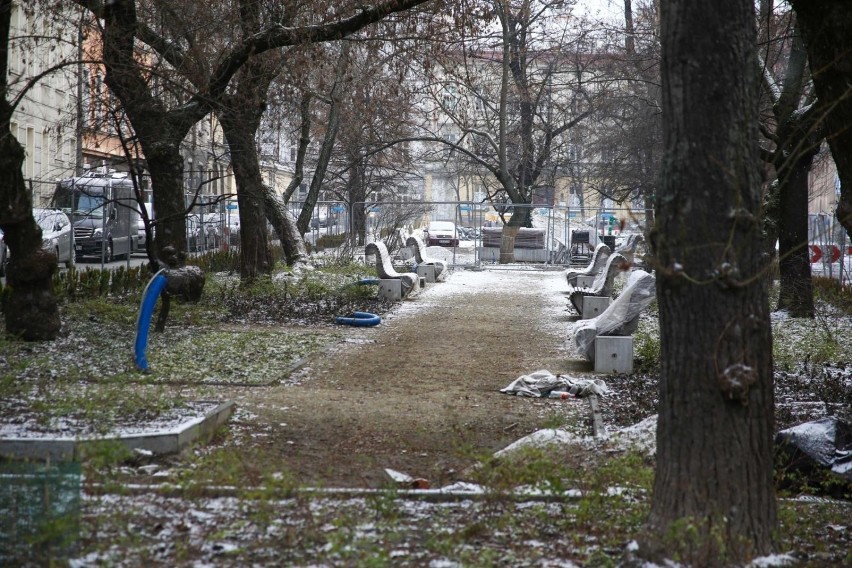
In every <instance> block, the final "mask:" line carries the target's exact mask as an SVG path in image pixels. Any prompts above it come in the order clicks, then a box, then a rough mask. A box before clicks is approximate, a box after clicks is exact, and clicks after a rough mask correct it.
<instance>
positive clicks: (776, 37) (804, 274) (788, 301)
mask: <svg viewBox="0 0 852 568" xmlns="http://www.w3.org/2000/svg"><path fill="white" fill-rule="evenodd" d="M760 24H761V27H762V28H765V29H766V31H765V32H764V33H763V35H765V37H766V40H765V41H764V42H763V47H762V52H763V53H762V54H761V56H760V57H759V60H758V70H757V71H758V73H760V76H761V77H762V78H763V89H762V93H763V94H764V95H765V98H766V104H765V108H767V109H768V116H766V117H764V118H763V119H762V120H761V131H762V132H763V134H764V141H765V145H764V147H763V151H762V156H763V158H764V160H765V161H767V162H768V163H769V164H770V165H771V166H772V168H773V169H774V173H775V181H774V182H773V183H772V184H771V185H770V191H771V192H772V193H773V195H772V198H771V199H770V200H769V202H770V203H775V204H776V206H775V207H772V208H770V209H769V211H768V212H767V213H768V214H769V215H770V217H771V219H770V220H769V222H770V226H771V227H775V228H776V231H773V234H772V235H771V238H770V239H769V240H770V241H771V242H769V243H767V244H768V245H772V246H773V248H774V243H775V238H774V236H775V234H777V236H778V255H779V273H780V283H781V286H780V288H781V289H780V295H779V298H778V309H780V310H788V311H789V312H790V314H791V315H793V316H794V317H813V315H814V302H813V286H812V283H811V265H810V258H809V257H810V253H809V251H808V247H807V244H808V189H809V186H808V174H809V172H810V170H811V166H812V165H813V161H814V157H815V156H816V154H817V153H818V152H819V146H820V143H821V141H822V131H821V128H820V116H819V107H818V106H817V105H816V104H814V103H815V102H816V101H815V98H816V97H815V94H814V92H813V89H812V86H811V82H810V79H809V74H808V70H807V54H806V53H805V49H804V45H803V44H802V38H801V35H800V34H799V30H798V25H797V24H796V22H795V19H794V18H792V13H787V14H786V15H784V16H782V17H780V18H777V17H775V16H774V14H773V10H772V2H769V1H764V2H762V3H761V18H760ZM773 30H774V32H773ZM779 76H780V78H779Z"/></svg>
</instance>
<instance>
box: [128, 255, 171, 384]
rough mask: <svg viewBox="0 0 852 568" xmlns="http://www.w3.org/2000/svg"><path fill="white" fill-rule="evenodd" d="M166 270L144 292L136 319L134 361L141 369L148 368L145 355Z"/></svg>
mask: <svg viewBox="0 0 852 568" xmlns="http://www.w3.org/2000/svg"><path fill="white" fill-rule="evenodd" d="M165 272H166V271H165V269H161V270H160V271H159V272H157V273H156V274H155V275H154V277H153V278H151V280H149V281H148V284H147V285H146V286H145V291H144V292H142V305H141V306H139V317H138V318H137V319H136V343H135V344H134V347H133V361H134V362H135V363H136V368H137V369H139V370H140V371H147V370H148V359H147V358H146V357H145V350H146V349H147V348H148V328H149V327H151V316H152V315H153V313H154V306H156V305H157V298H158V297H159V296H160V293H162V291H163V288H165V287H166V283H167V278H166V274H165Z"/></svg>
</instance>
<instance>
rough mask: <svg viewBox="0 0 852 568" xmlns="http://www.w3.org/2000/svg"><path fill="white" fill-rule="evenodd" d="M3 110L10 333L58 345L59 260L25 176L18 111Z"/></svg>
mask: <svg viewBox="0 0 852 568" xmlns="http://www.w3.org/2000/svg"><path fill="white" fill-rule="evenodd" d="M0 107H2V109H0V113H2V114H0V125H2V126H3V128H2V134H0V180H1V181H0V228H2V229H3V233H4V240H5V242H6V246H8V247H9V255H10V259H9V266H8V267H7V273H6V286H7V287H8V289H9V292H7V293H6V294H5V295H4V297H3V300H4V301H3V315H4V318H5V322H6V332H7V333H9V334H10V335H14V336H17V337H20V338H21V339H24V340H26V341H43V340H49V339H55V338H56V336H57V334H58V333H59V329H60V320H59V308H58V305H57V302H56V297H55V296H54V295H53V288H52V281H53V273H54V272H55V271H56V256H54V254H53V253H50V252H47V251H45V250H43V249H42V248H41V229H40V228H39V226H38V225H37V224H36V222H35V219H33V214H32V210H33V209H32V202H31V201H30V197H29V193H28V192H27V188H26V186H25V185H24V177H23V175H22V174H21V166H23V163H24V149H23V147H21V145H20V144H19V143H18V141H17V140H16V139H15V137H14V136H12V134H11V133H10V131H9V120H10V118H11V115H12V109H11V108H10V107H9V105H8V104H7V103H6V101H5V100H3V101H0Z"/></svg>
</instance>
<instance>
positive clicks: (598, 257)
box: [565, 243, 612, 288]
mask: <svg viewBox="0 0 852 568" xmlns="http://www.w3.org/2000/svg"><path fill="white" fill-rule="evenodd" d="M610 254H612V250H611V249H610V248H609V247H608V246H607V245H605V244H604V243H598V246H596V247H595V252H593V253H592V261H591V262H590V263H589V265H588V266H586V268H574V269H572V268H569V269H567V270H566V271H565V278H567V279H568V285H569V286H573V287H575V288H585V286H582V284H578V281H577V279H578V278H579V277H581V276H584V277H586V276H592V277H594V276H597V275H598V274H599V273H600V271H601V270H603V267H604V266H605V265H606V260H607V259H608V258H609V255H610Z"/></svg>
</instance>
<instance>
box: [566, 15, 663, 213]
mask: <svg viewBox="0 0 852 568" xmlns="http://www.w3.org/2000/svg"><path fill="white" fill-rule="evenodd" d="M616 38H617V39H619V40H620V41H622V42H623V45H613V46H611V47H609V49H610V50H611V52H612V55H613V59H614V64H613V65H612V67H611V69H612V70H613V72H614V74H615V76H616V77H619V79H620V80H619V81H617V82H616V87H615V88H614V89H613V90H612V91H611V96H610V97H609V98H608V99H607V100H606V101H604V103H603V105H602V106H601V109H600V112H598V113H596V114H595V115H593V116H592V117H591V121H590V122H589V124H588V126H587V127H586V128H585V129H584V130H587V131H589V134H588V135H587V136H586V138H587V139H588V140H589V142H588V144H587V146H586V149H585V154H586V163H587V164H588V166H587V168H586V171H580V172H577V173H575V176H576V183H577V184H578V185H582V186H585V187H587V188H588V189H593V190H596V191H597V192H599V193H600V194H601V195H602V196H603V197H606V198H608V199H610V200H612V201H613V202H615V203H619V204H623V203H627V204H638V205H639V207H640V208H642V209H644V210H645V211H646V212H648V213H652V209H653V199H654V196H655V195H656V193H657V191H658V190H659V177H660V168H661V166H662V146H663V140H662V115H661V106H662V102H661V98H662V92H661V91H660V38H659V22H658V19H657V11H656V6H655V3H652V2H635V5H634V2H633V1H632V0H625V28H624V34H623V35H618V36H616ZM622 53H623V55H619V54H622ZM572 173H574V172H572ZM645 221H646V226H651V225H653V215H649V218H647V219H646V220H645Z"/></svg>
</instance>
